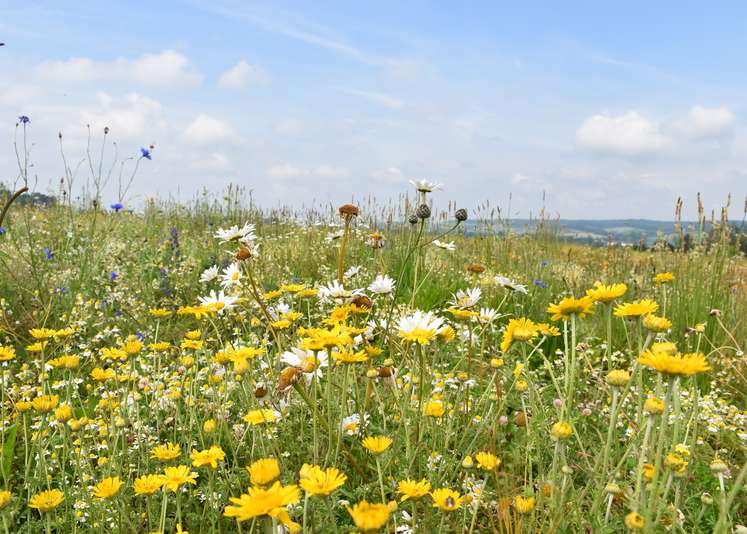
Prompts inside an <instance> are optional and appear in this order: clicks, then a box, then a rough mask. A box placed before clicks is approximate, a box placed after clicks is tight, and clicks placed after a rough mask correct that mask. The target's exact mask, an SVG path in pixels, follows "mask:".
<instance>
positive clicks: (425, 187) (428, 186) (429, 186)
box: [410, 180, 441, 193]
mask: <svg viewBox="0 0 747 534" xmlns="http://www.w3.org/2000/svg"><path fill="white" fill-rule="evenodd" d="M410 183H411V184H412V185H414V186H415V189H416V190H417V191H418V192H419V193H432V192H433V191H435V190H436V189H441V184H437V183H434V182H429V181H428V180H410Z"/></svg>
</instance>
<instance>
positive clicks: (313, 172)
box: [267, 163, 350, 180]
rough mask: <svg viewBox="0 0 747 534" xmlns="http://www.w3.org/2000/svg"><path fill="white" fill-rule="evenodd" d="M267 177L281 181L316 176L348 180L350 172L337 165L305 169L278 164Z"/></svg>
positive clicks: (272, 167) (273, 166) (268, 172)
mask: <svg viewBox="0 0 747 534" xmlns="http://www.w3.org/2000/svg"><path fill="white" fill-rule="evenodd" d="M267 175H268V176H270V177H272V178H278V179H280V180H287V179H291V178H300V177H302V176H315V177H318V178H330V179H336V178H346V177H347V176H349V175H350V172H349V171H348V170H347V169H346V168H345V167H339V166H336V165H328V164H325V165H319V166H318V167H314V168H303V167H298V166H296V165H292V164H290V163H278V164H276V165H272V166H270V168H268V169H267Z"/></svg>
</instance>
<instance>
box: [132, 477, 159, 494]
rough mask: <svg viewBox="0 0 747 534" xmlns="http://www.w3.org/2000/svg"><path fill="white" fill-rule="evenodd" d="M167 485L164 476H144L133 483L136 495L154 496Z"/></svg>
mask: <svg viewBox="0 0 747 534" xmlns="http://www.w3.org/2000/svg"><path fill="white" fill-rule="evenodd" d="M165 483H166V477H164V476H163V475H143V476H141V477H139V478H136V479H135V481H134V482H133V483H132V487H133V489H134V490H135V495H153V494H154V493H155V492H157V491H158V490H160V489H161V488H162V487H163V485H164V484H165Z"/></svg>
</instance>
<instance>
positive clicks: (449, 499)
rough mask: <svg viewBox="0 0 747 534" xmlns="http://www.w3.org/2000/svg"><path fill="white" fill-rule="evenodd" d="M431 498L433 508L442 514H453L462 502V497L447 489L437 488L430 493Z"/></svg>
mask: <svg viewBox="0 0 747 534" xmlns="http://www.w3.org/2000/svg"><path fill="white" fill-rule="evenodd" d="M431 498H432V499H433V507H434V508H439V509H441V510H443V511H444V512H453V511H454V510H457V509H458V508H459V507H460V506H461V505H462V503H463V502H464V497H462V496H461V495H459V492H457V491H454V490H452V489H449V488H439V489H437V490H435V491H433V492H431Z"/></svg>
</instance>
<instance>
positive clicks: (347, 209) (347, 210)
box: [337, 204, 358, 219]
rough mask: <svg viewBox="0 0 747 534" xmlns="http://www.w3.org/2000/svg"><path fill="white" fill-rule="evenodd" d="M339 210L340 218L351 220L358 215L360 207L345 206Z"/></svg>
mask: <svg viewBox="0 0 747 534" xmlns="http://www.w3.org/2000/svg"><path fill="white" fill-rule="evenodd" d="M337 210H338V211H339V212H340V216H341V217H343V218H345V219H351V218H353V217H356V216H357V215H358V206H353V205H352V204H343V205H342V206H340V207H339V208H337Z"/></svg>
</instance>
